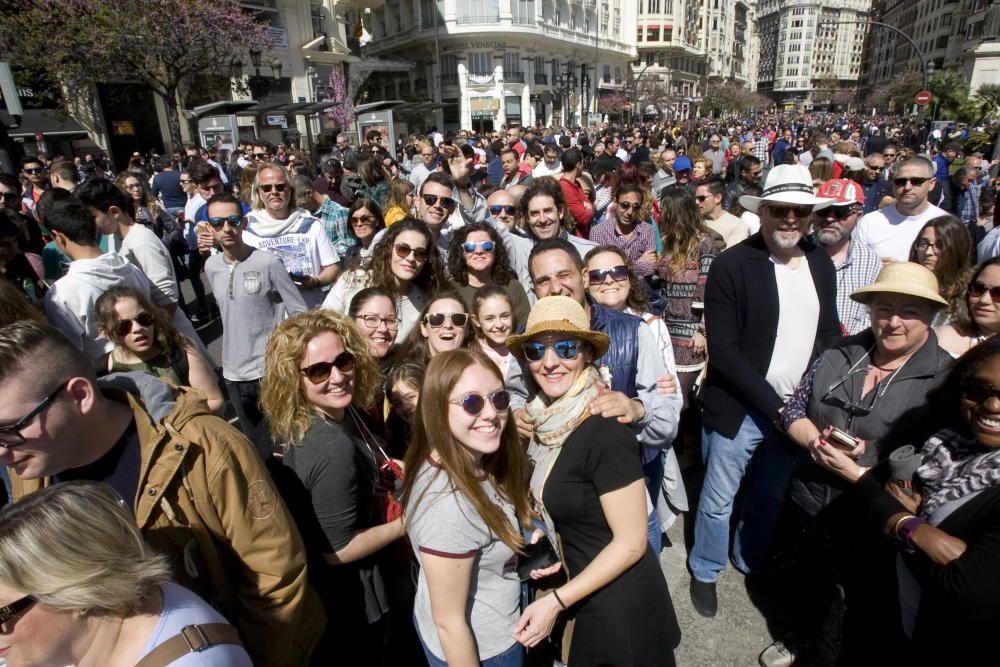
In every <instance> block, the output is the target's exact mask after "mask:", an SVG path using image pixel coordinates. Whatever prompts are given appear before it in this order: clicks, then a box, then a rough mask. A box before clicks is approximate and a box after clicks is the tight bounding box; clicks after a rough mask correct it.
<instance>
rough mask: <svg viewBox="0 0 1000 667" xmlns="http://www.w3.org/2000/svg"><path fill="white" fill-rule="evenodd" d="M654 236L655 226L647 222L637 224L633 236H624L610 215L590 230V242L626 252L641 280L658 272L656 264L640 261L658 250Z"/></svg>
mask: <svg viewBox="0 0 1000 667" xmlns="http://www.w3.org/2000/svg"><path fill="white" fill-rule="evenodd" d="M654 234H655V232H654V231H653V225H651V224H650V223H649V222H647V221H645V220H639V221H637V222H636V223H635V227H634V228H633V230H632V233H631V234H629V235H628V236H622V235H621V234H619V233H618V230H617V229H616V228H615V219H614V217H613V216H610V215H609V216H607V217H606V218H605V219H604V221H603V222H600V223H598V224H596V225H594V226H593V227H591V228H590V240H591V241H593V242H594V243H596V244H598V245H613V246H618V247H619V248H621V249H622V250H623V251H625V256H626V257H628V258H629V259H630V260H632V269H633V271H635V275H637V276H639V277H640V278H644V277H646V276H648V275H651V274H652V273H653V271H654V270H656V262H648V261H639V258H640V257H642V256H643V255H645V254H646V253H647V252H649V251H650V250H656V239H655V238H653V236H654Z"/></svg>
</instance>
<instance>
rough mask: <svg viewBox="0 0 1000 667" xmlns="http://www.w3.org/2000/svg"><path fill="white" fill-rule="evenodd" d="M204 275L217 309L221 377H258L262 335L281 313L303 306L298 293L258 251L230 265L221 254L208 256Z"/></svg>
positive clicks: (275, 262)
mask: <svg viewBox="0 0 1000 667" xmlns="http://www.w3.org/2000/svg"><path fill="white" fill-rule="evenodd" d="M205 275H206V276H207V277H208V282H209V284H210V285H211V286H212V292H213V293H214V294H215V301H216V302H217V303H218V304H219V310H221V311H222V375H223V377H225V378H226V379H227V380H256V379H258V378H260V377H261V376H262V375H263V374H264V348H265V347H266V346H267V339H268V338H269V337H270V336H271V332H272V331H273V330H274V327H275V326H277V324H278V323H279V322H281V320H283V319H284V318H285V314H286V312H287V313H288V314H292V313H301V312H304V311H305V310H306V304H305V301H303V300H302V295H301V294H299V290H298V288H297V287H296V286H295V284H294V283H293V282H292V279H291V278H289V277H288V274H287V273H286V272H285V267H284V266H283V265H282V264H281V262H280V261H279V260H278V258H277V257H275V256H274V255H271V254H269V253H266V252H263V251H260V250H254V251H253V252H252V253H250V256H249V257H247V258H246V259H245V260H243V261H242V262H236V263H234V264H230V263H229V262H227V261H226V259H225V256H224V255H221V254H219V255H212V256H211V257H209V258H208V260H207V261H206V262H205Z"/></svg>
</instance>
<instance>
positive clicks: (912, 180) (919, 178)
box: [892, 176, 933, 188]
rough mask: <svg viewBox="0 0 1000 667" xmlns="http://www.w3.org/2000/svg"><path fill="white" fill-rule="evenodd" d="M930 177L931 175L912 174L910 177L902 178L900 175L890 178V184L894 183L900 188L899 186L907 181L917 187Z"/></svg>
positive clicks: (902, 185)
mask: <svg viewBox="0 0 1000 667" xmlns="http://www.w3.org/2000/svg"><path fill="white" fill-rule="evenodd" d="M931 178H933V177H931V176H913V177H911V178H903V177H901V176H900V177H897V178H894V179H892V184H893V185H895V186H896V187H897V188H901V187H904V186H905V185H906V184H907V183H909V184H910V185H912V186H913V187H915V188H919V187H920V186H921V185H923V184H924V183H926V182H927V181H929V180H931Z"/></svg>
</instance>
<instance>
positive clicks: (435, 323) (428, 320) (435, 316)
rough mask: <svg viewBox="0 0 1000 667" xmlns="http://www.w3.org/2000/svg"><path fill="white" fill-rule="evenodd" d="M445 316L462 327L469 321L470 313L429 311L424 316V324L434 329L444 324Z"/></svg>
mask: <svg viewBox="0 0 1000 667" xmlns="http://www.w3.org/2000/svg"><path fill="white" fill-rule="evenodd" d="M445 318H447V319H449V320H451V323H452V325H454V326H456V327H458V328H462V327H464V326H465V323H466V322H468V321H469V315H468V313H427V314H426V315H425V316H424V324H426V325H427V326H429V327H430V328H432V329H437V328H439V327H443V326H444V322H445Z"/></svg>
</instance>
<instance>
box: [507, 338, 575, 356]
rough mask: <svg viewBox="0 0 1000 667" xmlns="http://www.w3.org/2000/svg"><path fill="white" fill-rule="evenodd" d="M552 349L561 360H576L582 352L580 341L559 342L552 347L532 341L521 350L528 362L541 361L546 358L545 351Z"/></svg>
mask: <svg viewBox="0 0 1000 667" xmlns="http://www.w3.org/2000/svg"><path fill="white" fill-rule="evenodd" d="M550 347H551V348H552V350H553V351H554V352H555V353H556V356H557V357H559V358H560V359H576V355H577V354H579V352H580V341H577V340H573V339H567V340H557V341H556V342H554V343H552V344H551V345H546V344H545V343H543V342H541V341H530V342H528V343H525V344H524V345H522V346H521V350H522V351H523V352H524V358H525V359H527V360H528V361H540V360H541V358H542V357H544V356H545V350H547V349H548V348H550Z"/></svg>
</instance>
